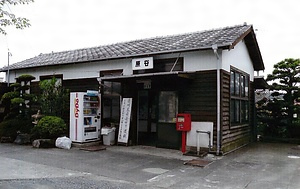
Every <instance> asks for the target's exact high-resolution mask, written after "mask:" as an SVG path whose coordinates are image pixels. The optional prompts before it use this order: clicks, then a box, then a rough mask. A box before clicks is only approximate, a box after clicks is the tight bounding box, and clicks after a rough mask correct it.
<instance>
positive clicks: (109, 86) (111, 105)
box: [100, 70, 123, 124]
mask: <svg viewBox="0 0 300 189" xmlns="http://www.w3.org/2000/svg"><path fill="white" fill-rule="evenodd" d="M122 73H123V70H111V71H101V72H100V77H109V76H118V75H122ZM102 101H103V102H102V104H103V112H102V117H103V119H104V124H110V123H113V122H116V121H118V120H119V119H120V104H121V83H119V82H111V81H104V82H103V85H102Z"/></svg>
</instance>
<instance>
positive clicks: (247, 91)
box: [245, 76, 249, 97]
mask: <svg viewBox="0 0 300 189" xmlns="http://www.w3.org/2000/svg"><path fill="white" fill-rule="evenodd" d="M245 96H246V97H248V96H249V76H246V77H245Z"/></svg>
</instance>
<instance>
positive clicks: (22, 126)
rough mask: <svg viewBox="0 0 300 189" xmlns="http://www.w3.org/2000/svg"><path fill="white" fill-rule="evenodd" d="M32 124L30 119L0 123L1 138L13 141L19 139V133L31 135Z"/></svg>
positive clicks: (17, 119) (14, 119)
mask: <svg viewBox="0 0 300 189" xmlns="http://www.w3.org/2000/svg"><path fill="white" fill-rule="evenodd" d="M31 129H32V123H31V120H30V119H26V118H24V117H17V118H15V117H14V118H13V119H7V120H5V121H3V122H1V123H0V137H2V136H4V137H11V138H12V139H13V140H14V139H15V138H16V137H17V135H18V132H20V133H30V131H31Z"/></svg>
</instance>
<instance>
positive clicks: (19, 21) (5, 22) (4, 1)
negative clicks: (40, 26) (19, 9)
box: [0, 0, 34, 35]
mask: <svg viewBox="0 0 300 189" xmlns="http://www.w3.org/2000/svg"><path fill="white" fill-rule="evenodd" d="M33 1H34V0H0V33H1V34H4V35H6V34H7V33H6V31H5V30H4V27H7V26H15V27H16V28H17V29H24V28H26V27H29V26H30V23H29V20H28V19H27V18H23V17H17V16H16V15H15V14H13V13H10V12H8V11H6V10H5V9H4V6H10V5H14V6H15V5H24V4H29V3H31V2H33Z"/></svg>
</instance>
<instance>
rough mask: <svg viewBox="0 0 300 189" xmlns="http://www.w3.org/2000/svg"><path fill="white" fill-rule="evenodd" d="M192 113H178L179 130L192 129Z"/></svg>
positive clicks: (177, 124)
mask: <svg viewBox="0 0 300 189" xmlns="http://www.w3.org/2000/svg"><path fill="white" fill-rule="evenodd" d="M191 125H192V122H191V114H177V117H176V129H177V131H190V130H191Z"/></svg>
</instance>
